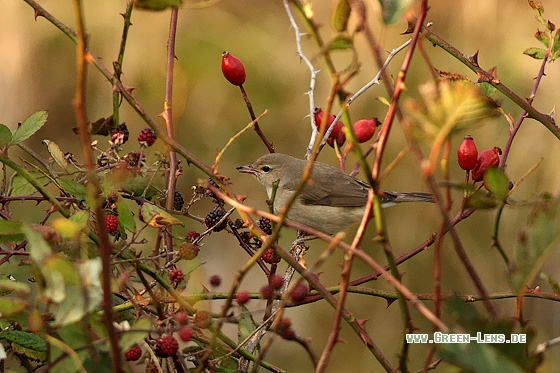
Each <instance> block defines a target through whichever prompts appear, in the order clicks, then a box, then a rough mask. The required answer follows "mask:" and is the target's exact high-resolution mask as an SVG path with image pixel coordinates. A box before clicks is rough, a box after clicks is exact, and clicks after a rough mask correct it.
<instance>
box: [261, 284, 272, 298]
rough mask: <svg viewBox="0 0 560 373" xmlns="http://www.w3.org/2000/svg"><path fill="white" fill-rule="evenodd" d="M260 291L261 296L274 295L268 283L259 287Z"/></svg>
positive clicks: (269, 296)
mask: <svg viewBox="0 0 560 373" xmlns="http://www.w3.org/2000/svg"><path fill="white" fill-rule="evenodd" d="M260 293H261V298H263V299H272V296H273V295H274V289H273V288H272V286H270V285H264V286H263V287H262V288H261V290H260Z"/></svg>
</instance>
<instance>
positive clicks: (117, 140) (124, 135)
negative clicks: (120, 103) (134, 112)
mask: <svg viewBox="0 0 560 373" xmlns="http://www.w3.org/2000/svg"><path fill="white" fill-rule="evenodd" d="M128 134H129V132H128V128H127V127H126V124H124V123H121V124H119V125H118V126H117V127H115V129H114V130H113V131H111V141H112V142H113V144H115V145H122V144H124V143H125V142H127V141H128Z"/></svg>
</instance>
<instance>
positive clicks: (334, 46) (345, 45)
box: [328, 35, 354, 51]
mask: <svg viewBox="0 0 560 373" xmlns="http://www.w3.org/2000/svg"><path fill="white" fill-rule="evenodd" d="M353 47H354V44H353V42H352V39H351V38H349V37H348V36H345V35H338V36H337V37H336V38H334V39H333V40H332V41H331V42H330V43H329V45H328V50H330V51H332V50H345V49H352V48H353Z"/></svg>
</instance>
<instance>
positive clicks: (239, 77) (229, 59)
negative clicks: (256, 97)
mask: <svg viewBox="0 0 560 373" xmlns="http://www.w3.org/2000/svg"><path fill="white" fill-rule="evenodd" d="M222 73H223V74H224V77H225V78H226V79H227V80H228V82H230V83H231V84H233V85H238V86H240V85H243V83H245V78H246V74H245V67H243V63H242V62H241V61H240V60H239V59H238V58H237V57H234V56H232V55H231V54H229V52H228V51H224V52H222Z"/></svg>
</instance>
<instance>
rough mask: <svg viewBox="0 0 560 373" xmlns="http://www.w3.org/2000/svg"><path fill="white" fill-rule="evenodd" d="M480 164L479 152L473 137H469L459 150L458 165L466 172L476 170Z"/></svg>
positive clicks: (466, 137)
mask: <svg viewBox="0 0 560 373" xmlns="http://www.w3.org/2000/svg"><path fill="white" fill-rule="evenodd" d="M477 162H478V150H477V149H476V144H475V143H474V140H473V138H472V136H470V135H467V136H465V138H464V139H463V142H461V145H459V148H458V149H457V163H459V167H461V168H462V169H463V170H465V171H470V170H472V169H473V168H475V166H476V164H477Z"/></svg>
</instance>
